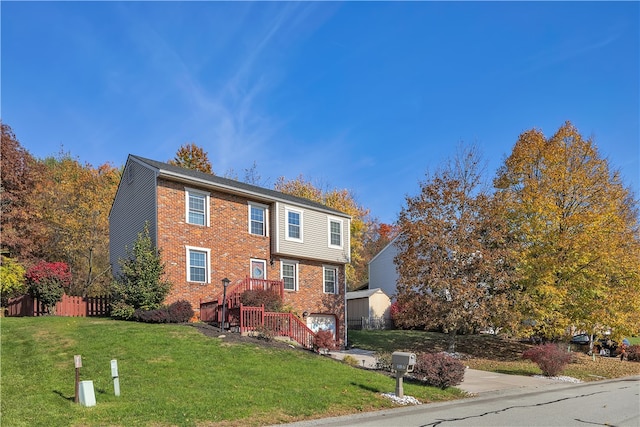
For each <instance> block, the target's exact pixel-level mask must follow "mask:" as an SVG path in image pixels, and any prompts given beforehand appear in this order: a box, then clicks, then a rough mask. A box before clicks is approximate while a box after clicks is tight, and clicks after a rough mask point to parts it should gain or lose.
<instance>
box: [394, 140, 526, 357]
mask: <svg viewBox="0 0 640 427" xmlns="http://www.w3.org/2000/svg"><path fill="white" fill-rule="evenodd" d="M482 178H483V177H482V174H481V158H480V155H479V154H478V152H477V150H476V149H475V148H474V147H462V149H461V150H460V152H459V153H458V154H457V155H456V157H455V158H454V159H453V161H452V162H450V163H449V164H448V165H446V166H445V167H444V168H442V169H441V170H439V171H438V172H437V173H436V174H434V175H433V176H429V177H428V178H427V180H426V181H425V182H422V183H421V184H420V193H419V194H418V195H416V196H415V197H407V199H406V206H405V207H403V208H402V210H401V212H400V216H399V220H398V229H399V233H400V234H399V236H398V239H397V240H396V244H397V246H398V254H397V256H396V258H395V260H394V261H395V263H396V266H397V271H398V275H399V279H398V286H397V299H398V305H399V306H400V307H402V310H400V311H399V312H398V313H397V314H396V318H395V322H396V325H399V326H401V327H407V328H414V327H424V328H427V329H430V328H440V329H442V330H443V331H444V332H445V333H447V334H448V336H449V351H450V352H453V351H455V343H456V334H458V333H459V332H465V331H469V332H471V331H474V330H477V329H480V328H484V327H487V326H489V325H490V324H491V321H492V319H494V318H495V313H498V312H505V311H508V309H507V307H508V306H509V305H510V304H511V303H512V301H511V298H513V297H514V290H513V289H512V286H511V285H512V282H511V280H512V277H513V275H514V274H515V271H514V264H513V262H512V257H513V253H512V247H511V245H510V239H509V238H508V233H507V229H506V227H505V224H504V222H503V220H502V217H501V216H499V215H495V209H494V206H493V200H492V198H491V197H490V195H489V194H487V192H486V191H485V190H484V189H483V186H482Z"/></svg>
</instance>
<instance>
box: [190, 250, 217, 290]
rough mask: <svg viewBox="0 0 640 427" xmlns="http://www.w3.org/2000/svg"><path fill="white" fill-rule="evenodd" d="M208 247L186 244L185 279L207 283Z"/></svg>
mask: <svg viewBox="0 0 640 427" xmlns="http://www.w3.org/2000/svg"><path fill="white" fill-rule="evenodd" d="M210 253H211V251H210V250H209V249H202V248H193V247H190V246H187V281H188V282H200V283H209V282H210V280H209V258H210Z"/></svg>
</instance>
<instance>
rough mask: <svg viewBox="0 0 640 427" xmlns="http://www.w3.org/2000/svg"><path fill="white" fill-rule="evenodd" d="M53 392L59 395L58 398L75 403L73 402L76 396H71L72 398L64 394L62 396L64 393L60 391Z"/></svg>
mask: <svg viewBox="0 0 640 427" xmlns="http://www.w3.org/2000/svg"><path fill="white" fill-rule="evenodd" d="M53 392H54V393H55V394H57V395H58V396H60V397H61V398H63V399H65V400H68V401H70V402H73V401H74V400H75V396H71V397H68V396H65V395H64V394H62V392H61V391H59V390H53Z"/></svg>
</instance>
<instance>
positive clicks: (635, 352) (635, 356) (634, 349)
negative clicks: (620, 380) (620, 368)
mask: <svg viewBox="0 0 640 427" xmlns="http://www.w3.org/2000/svg"><path fill="white" fill-rule="evenodd" d="M627 360H630V361H633V362H640V345H638V344H636V345H630V346H629V347H628V348H627Z"/></svg>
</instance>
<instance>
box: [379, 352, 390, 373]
mask: <svg viewBox="0 0 640 427" xmlns="http://www.w3.org/2000/svg"><path fill="white" fill-rule="evenodd" d="M375 358H376V369H379V370H381V371H389V372H390V371H391V353H387V352H377V353H376V354H375Z"/></svg>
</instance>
